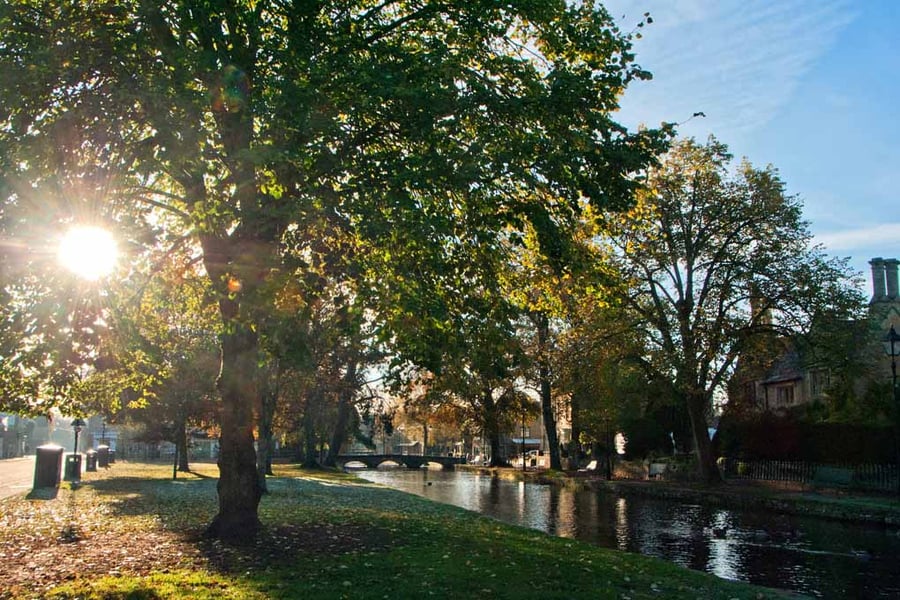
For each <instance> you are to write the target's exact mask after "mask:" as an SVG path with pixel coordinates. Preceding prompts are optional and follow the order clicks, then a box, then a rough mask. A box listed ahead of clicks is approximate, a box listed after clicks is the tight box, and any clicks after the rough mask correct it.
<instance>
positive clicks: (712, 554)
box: [360, 469, 900, 598]
mask: <svg viewBox="0 0 900 600" xmlns="http://www.w3.org/2000/svg"><path fill="white" fill-rule="evenodd" d="M360 475H361V476H362V477H364V478H366V479H369V480H372V481H376V482H379V483H382V484H385V485H388V486H390V487H394V488H397V489H401V490H404V491H407V492H412V493H415V494H419V495H422V496H426V497H428V498H431V499H433V500H437V501H439V502H445V503H448V504H454V505H457V506H461V507H463V508H466V509H469V510H473V511H476V512H480V513H482V514H485V515H488V516H492V517H494V518H497V519H500V520H503V521H507V522H510V523H516V524H520V525H525V526H527V527H532V528H534V529H539V530H542V531H546V532H548V533H551V534H554V535H559V536H562V537H569V538H577V539H579V540H583V541H588V542H591V543H594V544H597V545H600V546H604V547H607V548H617V549H619V550H624V551H629V552H640V553H642V554H647V555H650V556H656V557H660V558H665V559H667V560H670V561H672V562H675V563H677V564H679V565H682V566H685V567H689V568H692V569H696V570H699V571H706V572H708V573H713V574H715V575H718V576H720V577H724V578H726V579H734V580H739V581H746V582H750V583H756V584H759V585H766V586H770V587H779V588H785V589H790V590H793V591H797V592H801V593H804V594H808V595H811V596H815V597H820V598H897V597H900V569H898V568H897V567H896V562H895V561H896V558H897V557H898V556H900V536H898V535H897V532H896V531H889V530H887V531H886V530H884V529H882V528H878V527H866V526H862V525H857V524H849V523H839V522H831V521H823V520H818V519H812V518H805V517H799V516H789V515H778V514H774V513H770V512H759V511H747V510H733V509H723V508H712V507H705V506H701V505H696V504H684V503H679V502H668V501H663V500H660V499H655V498H647V497H643V496H639V495H630V496H619V495H616V494H610V493H602V492H600V493H598V492H591V491H587V490H573V489H569V488H557V487H553V486H540V485H532V484H525V483H522V482H505V481H500V480H497V479H494V478H492V477H490V476H486V475H479V474H473V473H467V472H461V471H460V472H443V471H427V470H406V469H400V470H395V471H362V472H360Z"/></svg>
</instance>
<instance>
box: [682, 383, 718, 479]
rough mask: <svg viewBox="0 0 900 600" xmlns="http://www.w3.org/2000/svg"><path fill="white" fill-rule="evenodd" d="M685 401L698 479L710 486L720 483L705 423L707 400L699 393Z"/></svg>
mask: <svg viewBox="0 0 900 600" xmlns="http://www.w3.org/2000/svg"><path fill="white" fill-rule="evenodd" d="M686 400H687V409H688V415H689V417H690V419H691V429H692V431H693V432H694V447H695V449H696V453H697V469H698V472H699V474H700V479H701V480H702V481H703V482H705V483H710V484H717V483H722V475H721V474H720V473H719V467H718V465H717V464H716V457H715V456H714V455H713V451H712V444H711V443H710V441H709V424H708V423H707V421H706V410H707V407H708V404H709V401H708V400H709V399H708V398H707V397H706V395H705V394H702V393H701V394H688V395H687V398H686Z"/></svg>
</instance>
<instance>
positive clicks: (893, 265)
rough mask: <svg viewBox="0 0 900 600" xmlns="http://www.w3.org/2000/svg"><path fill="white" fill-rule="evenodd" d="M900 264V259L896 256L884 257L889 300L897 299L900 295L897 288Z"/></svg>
mask: <svg viewBox="0 0 900 600" xmlns="http://www.w3.org/2000/svg"><path fill="white" fill-rule="evenodd" d="M898 264H900V260H897V259H896V258H886V259H884V272H885V278H886V279H887V297H888V300H896V299H897V296H898V295H900V292H898V289H897V265H898Z"/></svg>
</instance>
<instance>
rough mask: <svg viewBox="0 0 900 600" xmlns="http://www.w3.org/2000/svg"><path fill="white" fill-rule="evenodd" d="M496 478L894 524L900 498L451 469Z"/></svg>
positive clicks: (769, 486)
mask: <svg viewBox="0 0 900 600" xmlns="http://www.w3.org/2000/svg"><path fill="white" fill-rule="evenodd" d="M457 468H460V469H465V470H469V471H472V472H477V473H482V474H487V475H490V476H492V477H497V478H499V479H506V480H514V481H528V482H531V483H537V484H543V485H561V486H573V487H577V488H587V489H595V490H598V491H603V490H608V491H610V492H614V493H621V494H643V495H648V496H654V497H658V498H666V499H670V500H679V501H682V502H690V503H695V504H706V505H711V506H725V507H735V508H751V509H760V510H771V511H776V512H780V513H783V514H795V515H806V516H815V517H820V518H824V519H834V520H840V521H848V522H858V523H872V524H876V525H883V526H886V527H891V528H900V500H897V499H896V498H895V497H892V496H887V495H879V496H876V495H867V494H856V493H852V492H849V491H836V490H810V489H803V488H799V487H793V488H792V487H785V486H779V485H777V484H765V483H762V482H760V483H758V484H751V483H746V482H741V483H733V482H725V483H723V484H722V485H718V486H709V485H701V484H691V483H687V482H670V481H646V480H645V481H641V480H613V481H607V480H606V479H603V478H601V477H599V476H596V475H594V474H584V473H564V472H559V471H545V470H531V471H522V470H521V469H511V468H489V467H477V466H471V465H464V466H460V467H457Z"/></svg>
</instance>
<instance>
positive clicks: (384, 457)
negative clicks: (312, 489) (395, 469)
mask: <svg viewBox="0 0 900 600" xmlns="http://www.w3.org/2000/svg"><path fill="white" fill-rule="evenodd" d="M350 462H361V463H363V464H364V465H366V466H367V467H368V468H370V469H374V468H376V467H377V466H378V465H380V464H382V463H386V462H395V463H397V464H400V465H403V466H405V467H406V468H408V469H418V468H420V467H421V466H422V465H425V464H428V463H437V464H439V465H441V466H442V467H443V468H444V469H452V468H453V467H455V466H456V465H463V464H465V463H466V459H465V458H462V457H458V456H429V455H422V454H339V455H338V456H337V464H338V466H339V467H341V468H344V466H345V465H346V464H347V463H350Z"/></svg>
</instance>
